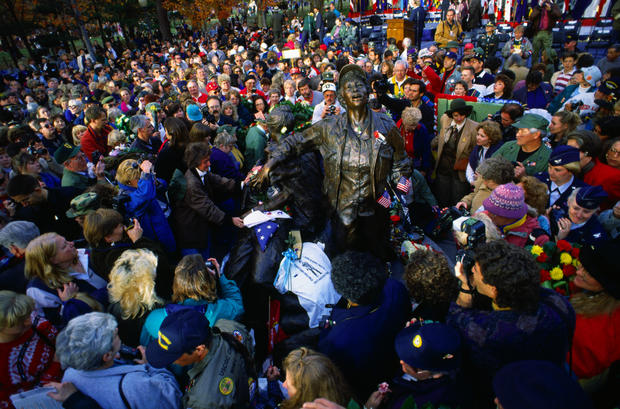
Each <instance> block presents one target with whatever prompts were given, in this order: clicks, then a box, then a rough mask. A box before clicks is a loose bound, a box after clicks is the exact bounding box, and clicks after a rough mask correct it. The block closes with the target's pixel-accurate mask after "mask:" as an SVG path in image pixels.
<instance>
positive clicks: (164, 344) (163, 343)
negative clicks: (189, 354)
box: [157, 331, 172, 351]
mask: <svg viewBox="0 0 620 409" xmlns="http://www.w3.org/2000/svg"><path fill="white" fill-rule="evenodd" d="M157 343H158V344H159V346H160V347H161V349H163V350H164V351H167V350H168V347H169V346H170V344H172V342H170V340H169V339H168V338H166V336H165V335H164V334H162V333H161V331H159V333H158V337H157Z"/></svg>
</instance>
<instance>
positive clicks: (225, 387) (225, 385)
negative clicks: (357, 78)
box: [219, 377, 235, 396]
mask: <svg viewBox="0 0 620 409" xmlns="http://www.w3.org/2000/svg"><path fill="white" fill-rule="evenodd" d="M234 388H235V383H234V382H233V380H232V379H230V378H229V377H226V378H222V379H221V380H220V385H219V390H220V393H221V394H222V395H224V396H227V395H230V393H231V392H232V391H233V389H234Z"/></svg>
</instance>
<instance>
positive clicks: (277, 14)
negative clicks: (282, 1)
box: [271, 7, 282, 42]
mask: <svg viewBox="0 0 620 409" xmlns="http://www.w3.org/2000/svg"><path fill="white" fill-rule="evenodd" d="M271 25H272V27H273V39H274V41H275V42H278V41H280V40H281V39H282V12H281V11H280V9H279V8H277V7H276V8H275V10H274V11H273V15H272V16H271Z"/></svg>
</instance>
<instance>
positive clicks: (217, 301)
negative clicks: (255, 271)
mask: <svg viewBox="0 0 620 409" xmlns="http://www.w3.org/2000/svg"><path fill="white" fill-rule="evenodd" d="M218 285H219V289H218ZM172 302H173V304H168V305H166V307H165V308H159V309H156V310H154V311H153V312H151V313H150V314H149V316H148V317H147V318H146V322H145V323H144V326H143V327H142V334H141V335H140V344H141V345H147V344H148V342H149V341H150V340H151V339H157V333H158V331H159V327H160V326H161V323H162V322H163V321H164V319H165V318H166V317H167V316H168V314H169V313H171V312H174V311H176V310H177V309H180V308H195V309H197V310H199V311H201V312H203V313H204V315H205V317H207V319H208V320H209V323H210V324H211V326H213V325H215V323H216V322H217V320H219V319H220V318H225V319H229V320H236V319H238V318H239V317H240V316H241V315H242V314H243V312H244V311H243V299H242V298H241V291H240V290H239V287H237V284H236V283H235V282H234V281H232V280H229V279H227V278H226V277H225V276H224V274H221V273H220V265H219V263H218V262H217V260H216V259H214V258H210V259H208V260H207V262H206V263H205V260H204V259H203V258H202V256H201V255H200V254H190V255H187V256H185V257H183V258H182V259H181V261H179V264H178V265H177V268H176V270H175V271H174V284H173V286H172Z"/></svg>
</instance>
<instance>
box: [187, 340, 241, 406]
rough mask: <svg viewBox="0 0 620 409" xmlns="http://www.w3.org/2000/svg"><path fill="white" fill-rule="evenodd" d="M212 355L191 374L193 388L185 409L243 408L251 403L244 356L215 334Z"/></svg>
mask: <svg viewBox="0 0 620 409" xmlns="http://www.w3.org/2000/svg"><path fill="white" fill-rule="evenodd" d="M208 349H209V353H208V354H207V356H205V357H204V358H203V360H202V361H200V362H197V363H195V364H194V366H193V367H192V369H190V370H189V372H188V373H187V374H188V375H189V379H190V382H189V386H188V389H187V392H185V396H184V397H183V407H184V408H192V409H224V408H233V407H243V406H244V404H245V403H246V402H248V401H249V400H250V387H249V384H248V374H247V372H246V368H245V361H244V359H243V356H242V355H241V354H240V353H239V352H237V351H236V350H235V349H234V348H233V347H232V346H231V345H230V344H229V343H228V341H226V340H224V339H223V338H222V336H221V335H219V334H213V338H212V340H211V344H210V345H209V346H208Z"/></svg>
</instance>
